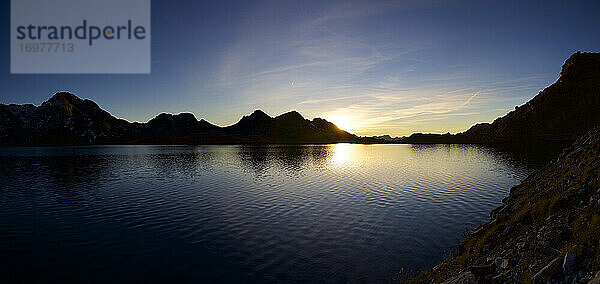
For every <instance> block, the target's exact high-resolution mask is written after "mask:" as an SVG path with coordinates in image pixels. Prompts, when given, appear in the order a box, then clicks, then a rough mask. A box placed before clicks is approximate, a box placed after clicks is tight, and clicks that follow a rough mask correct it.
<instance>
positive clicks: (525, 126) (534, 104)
mask: <svg viewBox="0 0 600 284" xmlns="http://www.w3.org/2000/svg"><path fill="white" fill-rule="evenodd" d="M598 124H600V53H579V52H578V53H575V54H573V55H572V56H571V57H569V59H567V60H566V62H565V64H564V65H563V67H562V72H561V73H560V78H559V79H558V80H557V81H556V82H555V83H554V84H552V85H551V86H549V87H547V88H546V89H544V90H543V91H541V92H540V93H539V94H538V95H536V96H535V97H534V98H533V99H531V100H530V101H528V102H527V103H525V104H524V105H522V106H517V107H515V110H513V111H511V112H509V113H508V114H506V115H505V116H503V117H500V118H497V119H496V120H494V122H492V123H480V124H476V125H474V126H472V127H471V128H470V129H469V130H467V131H465V132H462V133H458V134H456V135H449V134H445V135H440V134H420V133H418V134H413V135H411V136H409V137H406V138H404V139H402V142H405V143H477V144H491V145H517V146H518V147H523V146H527V145H529V146H538V145H546V144H549V143H550V144H560V145H563V146H566V145H569V144H571V143H572V142H573V141H575V139H577V138H578V137H579V136H581V135H583V134H585V133H586V132H588V131H589V130H591V129H593V127H594V126H595V125H598Z"/></svg>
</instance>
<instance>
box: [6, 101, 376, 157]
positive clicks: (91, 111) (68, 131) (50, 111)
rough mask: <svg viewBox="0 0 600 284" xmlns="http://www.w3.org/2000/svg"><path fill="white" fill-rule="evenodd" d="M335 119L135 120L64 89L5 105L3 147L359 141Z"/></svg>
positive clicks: (294, 115) (257, 115) (258, 114)
mask: <svg viewBox="0 0 600 284" xmlns="http://www.w3.org/2000/svg"><path fill="white" fill-rule="evenodd" d="M365 140H368V139H364V138H363V139H362V140H361V138H358V137H357V136H356V135H353V134H350V133H348V132H346V131H343V130H341V129H339V128H338V127H337V126H335V125H334V124H333V123H331V122H328V121H326V120H324V119H320V118H315V119H313V120H312V121H311V120H308V119H305V118H304V117H303V116H302V115H301V114H300V113H298V112H297V111H291V112H288V113H284V114H282V115H279V116H277V117H271V116H269V115H267V114H266V113H264V112H263V111H261V110H256V111H254V112H253V113H252V114H250V115H248V116H244V117H242V119H241V120H240V121H238V122H237V123H235V124H233V125H231V126H227V127H220V126H217V125H214V124H211V123H210V122H208V121H206V120H204V119H201V120H200V121H198V120H197V119H196V117H195V116H194V115H193V114H191V113H180V114H175V115H174V114H167V113H161V114H159V115H157V116H156V117H154V118H153V119H151V120H150V121H148V122H147V123H138V122H134V123H130V122H128V121H126V120H123V119H118V118H115V117H114V116H112V115H111V114H109V113H108V112H106V111H104V110H102V109H101V108H100V107H99V106H98V105H97V104H96V103H94V102H93V101H91V100H86V99H80V98H79V97H77V96H75V95H74V94H71V93H66V92H61V93H57V94H55V95H54V96H52V97H51V98H50V99H49V100H48V101H46V102H44V103H42V104H41V105H40V106H34V105H31V104H27V105H14V104H11V105H3V104H0V145H5V146H7V145H8V146H25V145H27V146H34V145H91V144H255V143H257V144H274V143H287V144H297V143H338V142H358V141H365Z"/></svg>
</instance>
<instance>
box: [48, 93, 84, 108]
mask: <svg viewBox="0 0 600 284" xmlns="http://www.w3.org/2000/svg"><path fill="white" fill-rule="evenodd" d="M78 101H81V99H80V98H79V97H77V96H76V95H74V94H71V93H68V92H58V93H56V94H54V96H52V97H51V98H50V99H48V100H47V101H46V102H44V103H43V104H42V105H44V104H48V103H49V104H74V103H76V102H78Z"/></svg>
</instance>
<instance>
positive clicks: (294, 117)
mask: <svg viewBox="0 0 600 284" xmlns="http://www.w3.org/2000/svg"><path fill="white" fill-rule="evenodd" d="M275 119H281V120H289V121H304V120H305V119H304V117H303V116H302V115H301V114H300V113H299V112H297V111H295V110H293V111H290V112H286V113H284V114H281V115H279V116H277V117H275Z"/></svg>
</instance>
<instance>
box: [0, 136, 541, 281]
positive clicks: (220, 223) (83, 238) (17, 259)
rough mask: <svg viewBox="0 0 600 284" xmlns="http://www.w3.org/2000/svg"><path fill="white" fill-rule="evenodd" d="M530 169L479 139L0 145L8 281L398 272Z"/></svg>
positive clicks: (360, 276) (438, 255)
mask: <svg viewBox="0 0 600 284" xmlns="http://www.w3.org/2000/svg"><path fill="white" fill-rule="evenodd" d="M536 167H537V166H536V165H535V164H530V163H526V162H523V160H519V159H516V158H513V157H512V156H511V155H508V154H506V153H503V152H499V151H496V150H492V149H489V148H485V147H482V146H474V145H347V144H337V145H315V146H266V147H258V146H93V147H35V148H0V255H1V256H2V259H3V264H2V265H1V267H0V274H1V276H0V282H5V281H20V280H38V281H49V280H54V281H57V280H62V281H66V282H71V281H75V282H109V281H119V282H123V281H125V282H146V281H149V282H174V281H184V282H260V283H269V282H300V283H306V282H388V281H389V280H390V279H392V278H393V277H394V276H395V275H396V274H397V272H398V271H400V270H401V269H402V268H404V269H409V270H419V269H424V268H430V267H431V266H433V265H435V264H436V262H438V261H439V260H441V259H442V257H443V256H444V253H445V252H446V251H449V250H451V249H452V248H453V247H454V246H455V245H456V244H457V243H458V242H459V241H460V239H461V238H462V232H463V231H464V230H465V228H466V227H474V226H476V225H477V224H479V223H481V222H484V221H486V220H487V219H488V218H489V217H488V216H489V215H488V214H489V211H490V210H491V209H493V208H495V207H497V206H499V205H500V204H501V200H502V198H504V197H505V196H507V195H508V192H509V190H510V188H511V187H512V186H515V185H517V184H518V183H519V182H520V180H521V179H523V178H525V177H526V175H527V174H529V173H530V172H531V171H532V170H534V169H535V168H536Z"/></svg>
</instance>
